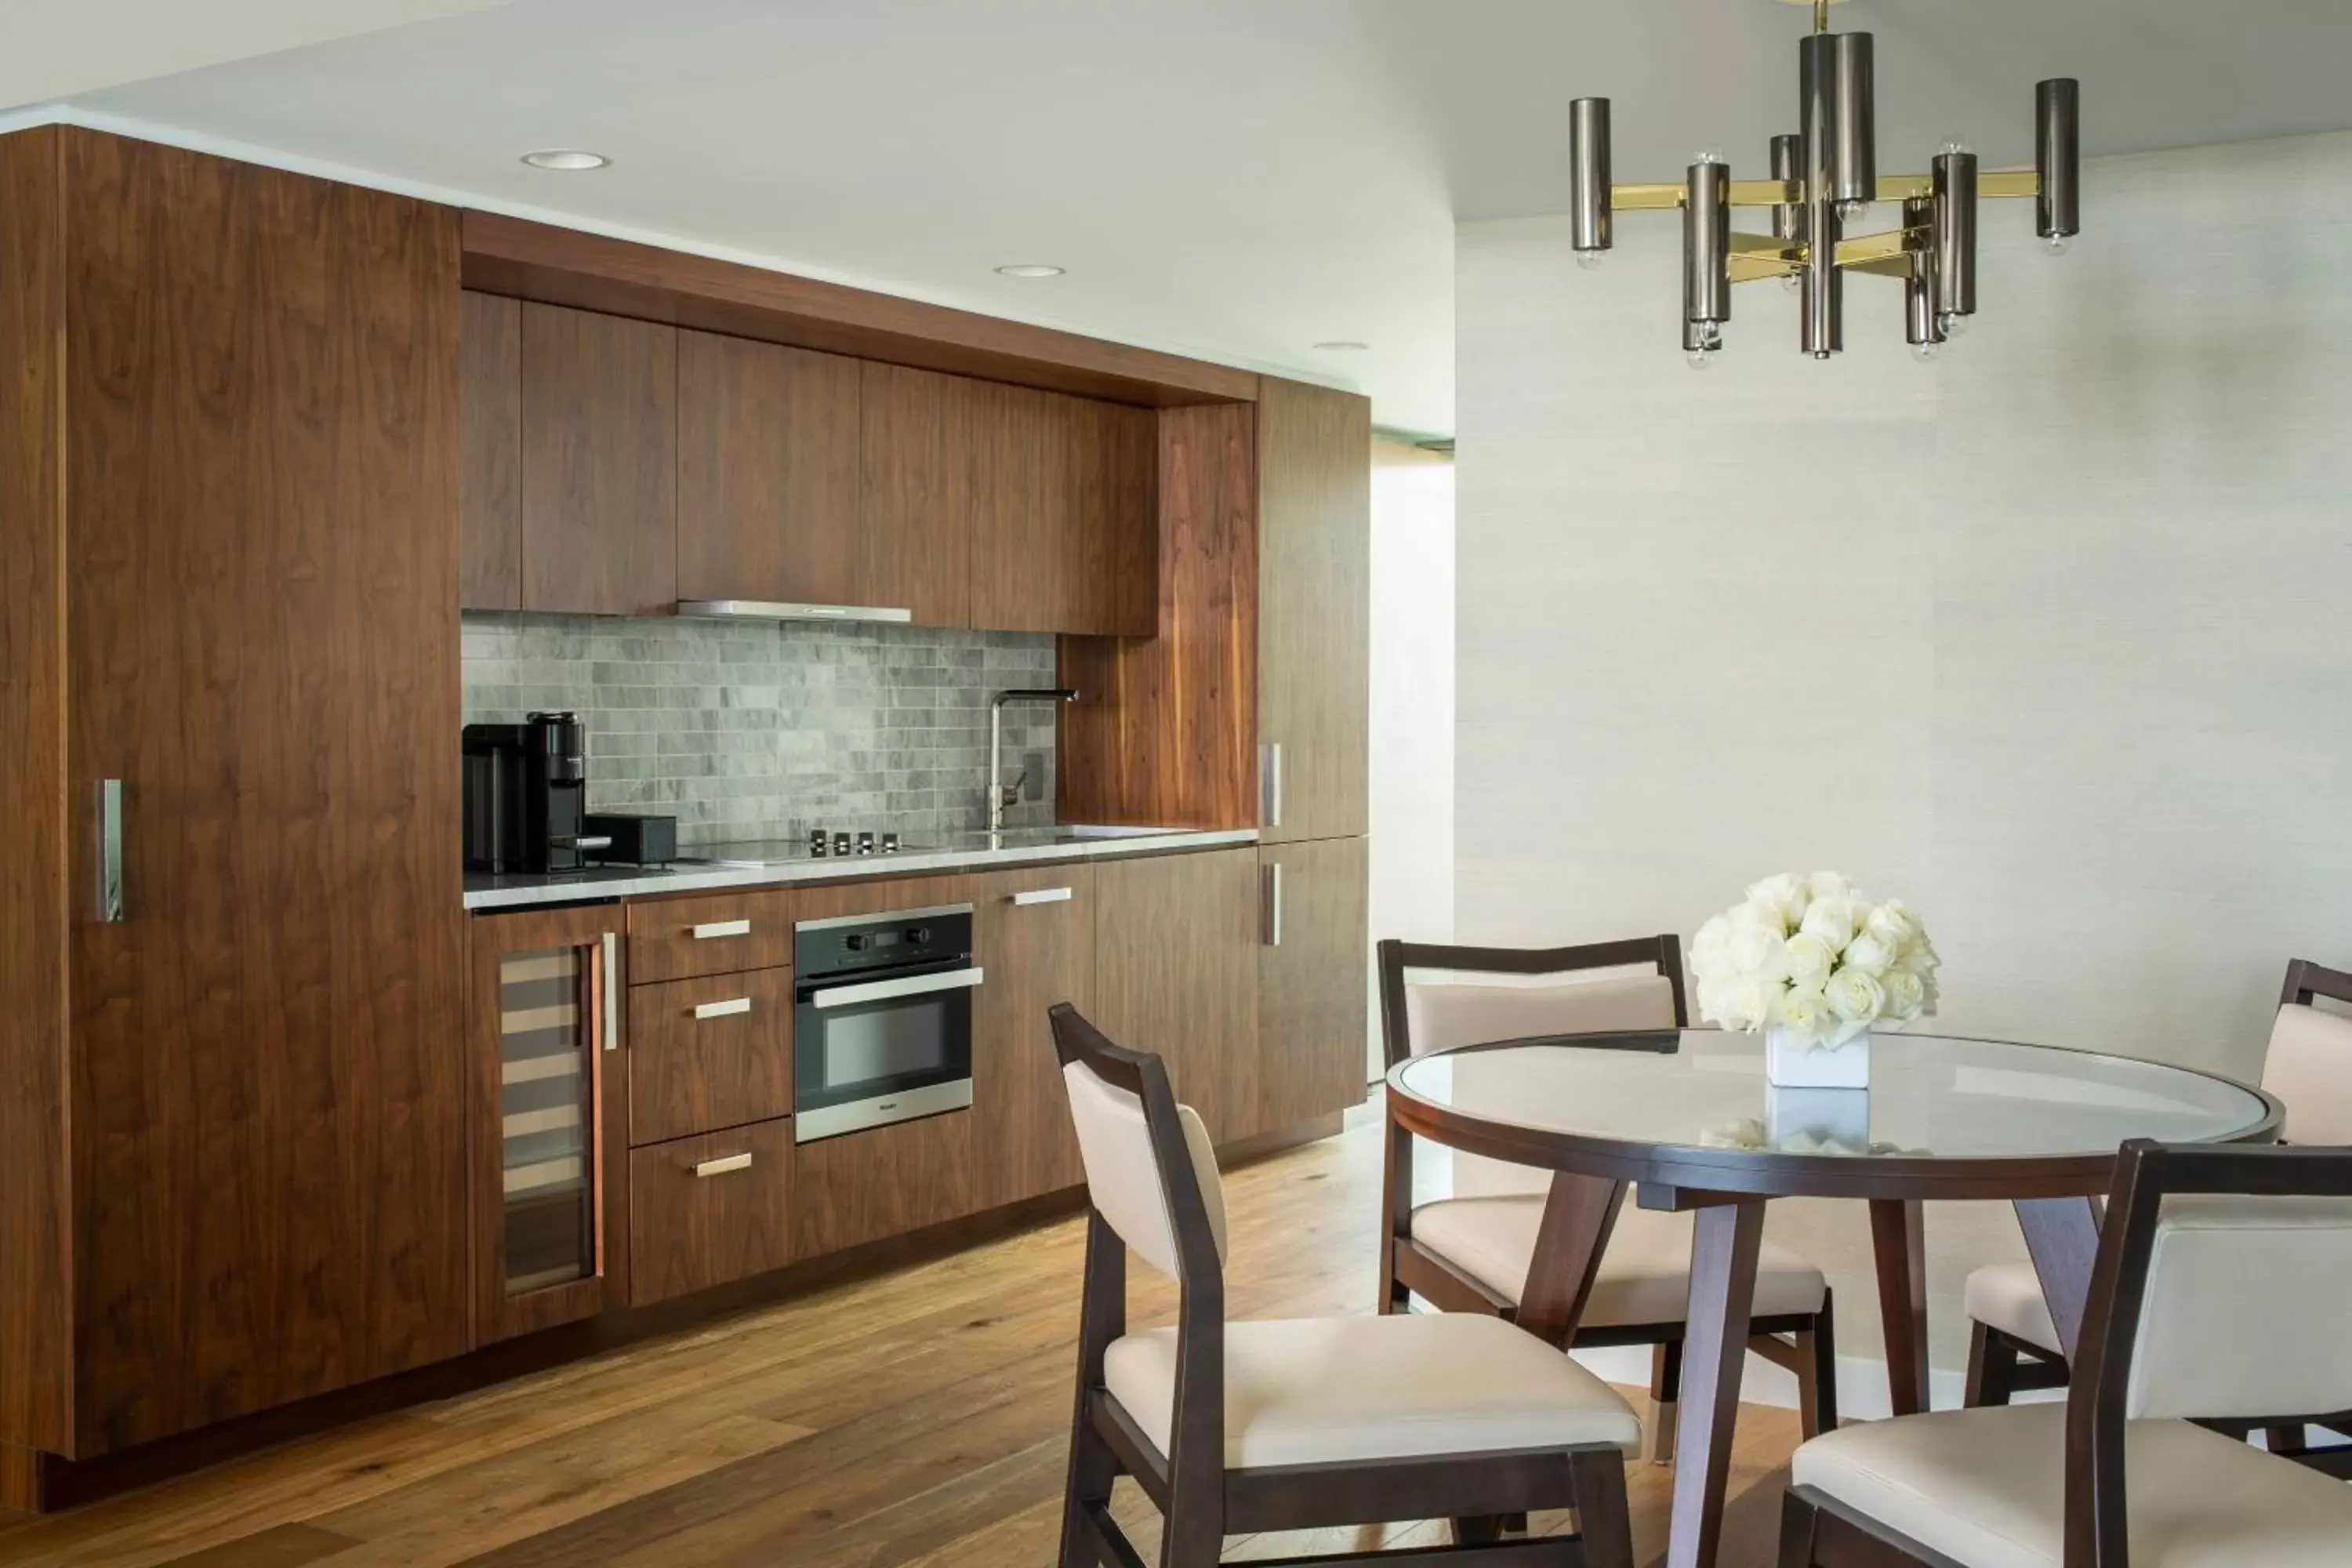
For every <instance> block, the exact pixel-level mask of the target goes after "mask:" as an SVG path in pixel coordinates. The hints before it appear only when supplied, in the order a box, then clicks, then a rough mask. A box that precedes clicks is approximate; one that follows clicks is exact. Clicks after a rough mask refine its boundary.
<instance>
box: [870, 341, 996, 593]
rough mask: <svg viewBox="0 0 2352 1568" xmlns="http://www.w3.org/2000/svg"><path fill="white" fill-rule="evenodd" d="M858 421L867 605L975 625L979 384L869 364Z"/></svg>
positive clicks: (922, 372) (932, 373)
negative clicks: (973, 570) (975, 460)
mask: <svg viewBox="0 0 2352 1568" xmlns="http://www.w3.org/2000/svg"><path fill="white" fill-rule="evenodd" d="M863 374H864V377H865V384H864V389H863V401H862V404H861V406H860V411H859V418H858V465H859V483H860V489H859V500H858V509H857V579H858V584H859V587H858V592H859V595H860V602H861V603H864V604H867V605H884V606H888V607H890V608H895V609H902V610H906V611H908V613H909V614H910V615H911V616H913V617H914V621H915V624H916V625H918V626H971V542H972V510H973V507H974V505H975V495H974V488H973V473H972V469H973V450H972V445H973V431H972V421H973V419H974V417H975V416H976V415H977V414H978V411H979V399H977V398H976V397H975V396H973V395H971V391H970V388H971V386H972V383H970V382H967V381H965V380H963V379H962V378H961V377H960V376H952V375H941V374H938V373H937V372H935V371H928V370H910V369H908V367H906V366H905V365H895V364H877V363H871V362H869V363H866V366H865V368H864V373H863Z"/></svg>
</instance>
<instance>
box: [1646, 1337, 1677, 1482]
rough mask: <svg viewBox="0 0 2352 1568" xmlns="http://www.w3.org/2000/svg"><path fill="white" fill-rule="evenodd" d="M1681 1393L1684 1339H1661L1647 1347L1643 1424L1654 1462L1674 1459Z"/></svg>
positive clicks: (1673, 1460)
mask: <svg viewBox="0 0 2352 1568" xmlns="http://www.w3.org/2000/svg"><path fill="white" fill-rule="evenodd" d="M1682 1394H1683V1342H1682V1341H1680V1340H1661V1341H1659V1342H1657V1343H1656V1344H1654V1345H1652V1346H1651V1347H1650V1420H1649V1424H1648V1426H1646V1427H1645V1428H1644V1431H1645V1434H1646V1436H1647V1439H1648V1441H1647V1445H1646V1447H1647V1449H1648V1452H1647V1453H1646V1454H1645V1455H1644V1456H1643V1457H1644V1458H1647V1459H1648V1460H1649V1461H1650V1463H1652V1464H1654V1465H1671V1464H1673V1463H1674V1462H1675V1424H1676V1418H1677V1415H1678V1412H1679V1410H1680V1408H1681V1401H1682Z"/></svg>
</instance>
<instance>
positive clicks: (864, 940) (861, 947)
mask: <svg viewBox="0 0 2352 1568" xmlns="http://www.w3.org/2000/svg"><path fill="white" fill-rule="evenodd" d="M841 944H842V945H843V946H844V947H845V948H847V949H849V951H850V952H865V951H866V949H867V948H869V947H871V946H873V945H874V939H873V938H872V937H870V936H867V935H866V933H865V932H864V931H856V932H853V933H851V934H850V935H848V936H845V937H844V938H842V939H841Z"/></svg>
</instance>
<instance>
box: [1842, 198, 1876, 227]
mask: <svg viewBox="0 0 2352 1568" xmlns="http://www.w3.org/2000/svg"><path fill="white" fill-rule="evenodd" d="M1869 210H1870V204H1869V203H1868V202H1840V203H1838V217H1839V218H1840V219H1841V220H1843V222H1846V223H1853V222H1855V221H1856V220H1858V219H1859V218H1860V217H1861V216H1862V215H1863V214H1864V213H1866V212H1868V211H1869Z"/></svg>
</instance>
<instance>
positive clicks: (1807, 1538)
mask: <svg viewBox="0 0 2352 1568" xmlns="http://www.w3.org/2000/svg"><path fill="white" fill-rule="evenodd" d="M1820 1524H1821V1510H1819V1509H1817V1508H1815V1507H1814V1506H1813V1505H1812V1504H1811V1503H1810V1502H1808V1501H1806V1500H1804V1499H1803V1498H1801V1497H1799V1496H1798V1495H1797V1494H1796V1493H1795V1492H1790V1493H1789V1494H1788V1495H1786V1496H1785V1497H1783V1498H1782V1499H1781V1500H1780V1564H1779V1568H1814V1563H1813V1545H1814V1541H1815V1531H1817V1530H1818V1529H1819V1527H1820Z"/></svg>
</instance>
